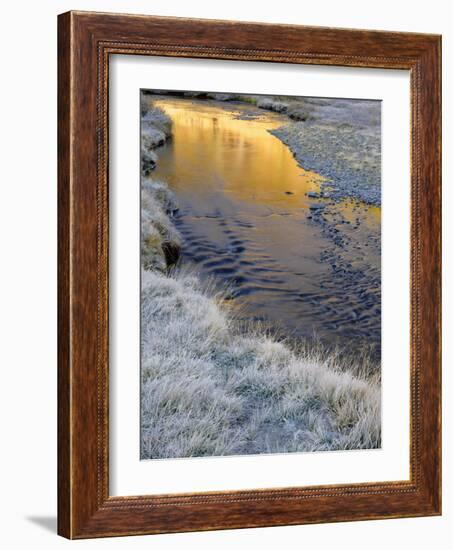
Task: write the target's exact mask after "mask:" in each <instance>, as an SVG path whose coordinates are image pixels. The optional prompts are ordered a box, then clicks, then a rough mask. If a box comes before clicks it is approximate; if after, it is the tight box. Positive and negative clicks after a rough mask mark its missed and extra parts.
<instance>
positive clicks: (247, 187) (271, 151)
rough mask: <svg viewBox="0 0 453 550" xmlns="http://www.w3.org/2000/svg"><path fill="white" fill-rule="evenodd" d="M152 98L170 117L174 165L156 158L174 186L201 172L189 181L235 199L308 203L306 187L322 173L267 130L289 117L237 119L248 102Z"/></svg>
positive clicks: (276, 203) (313, 188)
mask: <svg viewBox="0 0 453 550" xmlns="http://www.w3.org/2000/svg"><path fill="white" fill-rule="evenodd" d="M154 104H155V105H157V106H159V107H161V108H163V109H164V110H165V111H166V113H167V114H168V115H170V116H171V118H172V120H173V136H172V147H173V154H172V155H171V163H172V166H169V165H165V162H166V159H165V156H163V157H162V158H161V156H160V155H159V158H160V160H159V164H158V171H162V172H165V174H166V177H167V178H168V179H169V183H170V185H171V186H172V188H174V189H176V190H177V188H178V180H180V179H181V178H191V177H192V178H193V174H194V173H197V172H200V176H201V172H202V174H203V178H200V179H199V181H196V178H195V181H192V182H191V183H192V184H193V185H195V186H197V185H213V186H217V187H218V186H219V185H221V186H223V192H225V193H226V194H227V195H228V194H232V195H234V197H235V198H237V199H240V200H245V201H253V202H255V203H261V204H268V205H271V206H272V207H275V206H279V207H283V208H291V209H293V208H299V209H300V208H301V206H302V207H303V206H307V205H308V204H309V202H310V201H309V200H308V199H307V197H306V196H305V193H306V192H308V191H316V190H318V188H319V182H320V181H322V179H323V178H322V177H321V176H320V175H318V174H316V173H314V172H310V171H307V170H304V169H302V168H301V167H300V166H299V165H298V164H297V162H296V160H295V159H294V157H293V155H292V153H291V152H290V150H289V149H288V147H286V146H285V145H284V144H283V143H282V142H281V141H280V140H279V139H277V138H276V137H275V136H273V135H272V134H270V133H269V132H268V130H272V129H275V128H278V127H279V126H282V125H283V124H285V123H287V120H286V119H285V118H284V117H282V116H281V115H276V114H273V113H266V114H263V116H259V117H258V118H244V119H241V118H239V117H241V116H244V117H247V108H243V107H242V108H241V107H228V108H224V107H217V106H216V105H215V104H214V105H213V104H209V103H207V102H204V103H203V104H202V105H200V104H197V103H196V102H192V101H187V100H182V101H181V100H173V99H156V100H154ZM161 162H162V163H163V164H162V165H161ZM197 164H198V165H199V166H198V167H196V166H194V165H197ZM197 168H198V169H197ZM187 183H188V182H187V181H185V184H184V187H186V186H187Z"/></svg>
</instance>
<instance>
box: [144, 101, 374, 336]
mask: <svg viewBox="0 0 453 550" xmlns="http://www.w3.org/2000/svg"><path fill="white" fill-rule="evenodd" d="M150 101H152V103H154V104H155V105H157V106H159V107H161V108H162V109H164V110H165V111H166V113H167V114H168V115H170V116H171V118H172V121H173V128H172V138H171V139H170V140H169V141H168V142H167V143H166V144H165V145H164V146H162V147H159V148H158V149H157V150H156V153H157V155H158V162H157V166H156V169H155V170H154V171H153V173H152V175H151V177H152V178H153V179H162V180H163V181H165V182H167V183H168V185H169V186H170V188H171V189H172V190H173V191H175V192H176V194H177V197H178V204H179V207H180V211H179V214H178V216H177V217H176V218H175V223H177V224H178V230H179V231H180V233H181V235H182V237H183V241H184V243H185V244H184V247H183V258H184V261H185V262H188V263H189V264H195V265H196V266H197V267H198V268H199V269H200V272H201V273H203V275H208V276H214V277H215V278H216V280H221V281H222V280H223V281H224V282H225V284H226V285H233V286H232V288H234V293H235V294H234V295H235V304H236V305H237V306H238V307H239V308H244V311H245V312H246V315H245V317H246V316H247V315H249V316H250V317H252V318H255V319H260V320H264V322H265V323H268V324H269V325H270V326H272V327H274V328H275V327H279V328H281V329H282V331H283V332H284V333H285V334H291V335H302V336H310V335H313V333H317V334H320V335H324V336H326V337H327V338H328V339H336V338H337V337H343V338H346V341H348V342H349V338H350V337H351V336H354V337H360V338H362V337H367V338H369V337H372V338H376V337H379V335H380V316H379V312H378V310H379V307H380V304H379V301H373V300H372V299H371V298H370V296H371V295H373V293H375V294H376V292H378V291H377V290H376V289H378V288H379V286H378V285H379V279H378V274H379V273H380V251H379V250H378V248H377V247H376V246H375V245H374V244H372V243H373V242H374V243H376V242H379V237H378V235H379V233H380V208H376V207H370V206H367V205H364V204H362V203H358V202H357V201H353V200H344V201H342V202H340V203H336V204H333V203H332V202H331V201H330V200H329V199H327V200H325V199H311V198H309V197H307V196H306V193H307V192H310V191H318V190H319V187H320V182H321V181H323V178H322V177H321V176H320V175H318V174H316V173H314V172H309V171H306V170H304V169H302V168H301V167H300V166H299V165H298V164H297V162H296V160H295V159H294V157H293V155H292V153H291V152H290V150H289V149H288V147H287V146H286V145H284V144H283V143H282V142H281V141H280V140H279V139H277V138H276V137H275V136H273V135H272V134H271V133H270V132H269V131H268V130H272V129H274V128H278V127H279V126H282V125H284V124H288V123H289V121H288V119H287V118H286V117H285V116H283V115H279V114H276V113H270V112H263V113H262V112H261V111H260V110H258V109H257V108H255V107H253V108H250V106H244V105H241V104H230V103H229V104H219V103H216V102H211V101H207V100H201V101H197V100H190V99H178V98H156V97H155V98H152V100H150ZM323 203H324V204H325V205H326V208H325V210H324V211H323V215H322V216H321V217H320V218H323V219H324V218H325V220H326V221H325V222H323V223H321V221H320V219H318V222H316V221H315V220H314V219H313V218H314V217H315V215H314V214H313V212H312V211H311V210H308V208H309V206H310V205H313V204H318V205H321V204H323ZM328 229H329V230H330V229H333V231H334V232H333V233H328V231H327V230H328ZM332 234H333V236H334V237H335V238H336V237H337V236H338V235H340V236H341V238H342V239H343V237H344V239H345V240H344V243H346V244H344V246H343V241H340V244H338V243H337V242H336V240H333V237H332ZM370 237H372V239H371V240H370ZM373 239H374V240H373ZM369 243H371V245H370V246H369ZM339 262H341V265H343V266H346V267H347V266H349V265H350V266H351V268H349V267H347V269H348V270H350V269H351V270H358V273H359V274H360V273H366V276H365V277H361V278H354V277H352V276H351V277H349V276H346V275H338V273H337V271H338V270H337V271H335V278H334V276H333V275H334V273H333V267H332V265H333V264H335V266H336V264H337V263H339ZM338 272H339V271H338ZM345 273H346V272H345ZM373 281H374V282H373ZM373 285H374V286H373ZM364 296H366V297H367V298H366V299H365V298H364Z"/></svg>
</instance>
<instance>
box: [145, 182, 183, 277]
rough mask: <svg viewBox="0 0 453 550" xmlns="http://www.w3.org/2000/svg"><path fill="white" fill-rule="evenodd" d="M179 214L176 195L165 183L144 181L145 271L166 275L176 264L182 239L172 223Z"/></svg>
mask: <svg viewBox="0 0 453 550" xmlns="http://www.w3.org/2000/svg"><path fill="white" fill-rule="evenodd" d="M176 210H177V206H176V201H175V197H174V194H173V193H172V191H170V190H169V189H168V186H167V184H166V183H163V182H161V181H156V180H151V179H147V178H142V182H141V262H142V267H143V268H144V269H147V270H157V271H160V272H165V271H166V270H167V268H169V267H171V265H173V264H175V263H176V262H177V260H178V257H179V253H180V249H181V238H180V236H179V233H178V231H177V230H176V228H175V226H174V225H173V223H172V222H171V219H170V217H171V216H172V215H173V213H174V212H175V211H176ZM172 260H173V261H172Z"/></svg>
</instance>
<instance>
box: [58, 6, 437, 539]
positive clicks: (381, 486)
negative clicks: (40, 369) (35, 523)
mask: <svg viewBox="0 0 453 550" xmlns="http://www.w3.org/2000/svg"><path fill="white" fill-rule="evenodd" d="M58 28H59V81H58V86H59V107H58V114H59V126H58V148H59V167H58V196H59V197H58V204H59V226H58V230H59V245H58V246H59V317H58V320H59V321H58V322H59V349H58V355H59V372H58V379H59V383H58V398H59V422H58V429H59V433H58V437H59V444H58V454H59V468H58V476H59V477H58V485H59V498H58V506H59V512H58V530H59V533H60V534H61V535H63V536H65V537H68V538H89V537H102V536H117V535H131V534H151V533H163V532H177V531H197V530H208V529H228V528H241V527H259V526H270V525H291V524H304V523H319V522H332V521H352V520H364V519H379V518H392V517H411V516H427V515H437V514H440V513H441V491H440V487H441V475H440V459H441V448H440V436H441V432H440V398H441V389H440V291H441V290H440V267H441V260H440V201H441V195H440V184H441V178H440V168H441V163H440V155H441V136H440V109H441V87H440V86H441V85H440V55H441V54H440V48H441V42H440V37H439V36H434V35H428V34H412V33H396V32H395V33H393V32H378V31H364V30H345V29H332V28H322V27H320V28H314V27H304V26H292V25H264V24H257V23H238V22H228V21H208V20H194V19H181V18H166V17H152V16H135V15H114V14H102V13H89V12H69V13H65V14H63V15H61V16H59V27H58Z"/></svg>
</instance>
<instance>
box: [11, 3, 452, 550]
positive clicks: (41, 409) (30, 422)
mask: <svg viewBox="0 0 453 550" xmlns="http://www.w3.org/2000/svg"><path fill="white" fill-rule="evenodd" d="M450 5H451V2H448V1H441V0H431V1H430V2H426V1H423V2H422V1H419V0H413V1H412V2H404V1H401V2H396V1H395V0H379V2H364V1H363V0H362V1H351V0H317V1H312V2H296V1H294V0H278V2H272V3H270V2H267V3H266V2H264V0H261V1H259V2H258V1H252V0H249V1H247V2H245V1H244V0H229V1H227V2H225V1H224V2H214V1H212V0H211V1H208V0H204V1H203V0H186V1H184V0H153V1H152V2H151V1H148V2H146V1H139V0H130V1H126V0H122V1H121V0H109V1H104V2H102V1H99V0H90V1H85V0H84V1H82V0H78V1H77V0H71V1H67V0H62V1H56V0H55V1H53V0H41V1H40V2H24V1H20V0H16V1H15V2H4V3H3V4H2V11H1V23H2V25H1V32H0V40H1V42H2V43H1V53H2V67H3V71H2V73H1V76H2V79H1V84H0V94H1V101H0V136H1V144H0V151H1V153H2V155H1V163H0V171H1V172H0V173H1V176H0V178H1V184H0V190H1V198H0V226H1V228H0V254H1V255H0V259H1V268H0V279H1V283H0V335H1V340H0V342H1V343H0V355H1V360H0V365H1V373H2V378H1V381H0V419H1V428H0V430H1V431H0V442H1V444H0V449H1V450H0V508H1V510H0V518H1V523H0V524H1V531H0V540H1V543H2V547H3V548H7V549H15V548H33V549H40V548H46V549H52V548H61V547H63V546H67V545H70V544H73V545H77V546H78V547H79V548H80V547H82V548H92V547H96V548H105V547H107V546H108V547H109V548H110V547H114V548H126V547H127V548H145V547H149V546H150V545H151V544H152V545H153V547H154V548H159V549H173V548H178V547H184V548H187V549H188V550H190V549H191V548H197V550H198V549H205V548H206V549H207V548H212V547H213V546H215V547H216V548H230V547H231V546H232V545H234V546H235V547H236V548H250V547H252V546H255V545H256V546H258V547H260V548H275V547H276V546H278V547H283V546H284V545H287V546H290V545H297V546H304V547H305V548H313V547H316V548H317V549H321V550H322V549H324V548H332V547H335V548H348V549H359V548H360V549H363V548H366V549H367V550H372V549H375V548H376V549H382V548H385V547H388V548H398V547H401V546H402V545H404V546H408V547H411V549H413V550H416V549H422V548H430V547H432V548H440V549H446V548H451V541H450V542H447V533H448V531H451V532H453V529H452V527H453V511H452V506H453V476H452V468H451V464H452V460H453V455H452V452H451V448H452V444H451V439H452V431H451V420H452V413H453V405H452V403H453V397H451V394H452V393H453V382H452V380H453V376H452V374H451V372H449V369H448V368H447V367H448V363H451V361H452V360H453V356H452V346H451V338H450V339H449V338H448V327H450V332H451V327H452V326H453V325H452V322H451V321H452V312H451V307H450V308H449V307H448V306H449V305H450V306H451V305H452V298H451V287H452V285H451V283H450V284H447V283H448V281H447V279H448V278H450V280H451V279H452V276H453V273H452V269H451V267H452V254H451V249H452V248H453V243H452V242H451V229H452V225H453V223H452V215H451V214H449V212H448V210H447V209H448V205H449V204H453V202H452V200H451V199H452V193H453V192H452V186H451V185H448V182H449V181H450V180H451V179H452V177H453V174H452V162H451V161H450V159H449V158H448V154H447V152H448V151H451V148H452V134H453V130H452V126H453V117H452V112H451V99H450V100H448V98H449V97H451V96H452V94H453V86H452V78H453V76H452V72H453V64H452V58H453V46H452V44H453V24H452V20H453V18H452V14H451V13H449V11H451V10H449V6H450ZM69 9H85V10H93V11H112V12H128V13H144V14H154V15H178V16H187V17H205V18H216V19H236V20H245V21H263V22H275V23H298V24H305V25H323V26H335V27H355V28H370V29H385V30H398V31H417V32H432V33H441V34H443V40H444V41H443V52H444V58H443V64H444V88H443V97H444V137H443V142H444V157H445V160H444V182H445V186H444V220H445V224H444V253H445V256H444V269H445V273H446V275H445V276H444V282H445V284H444V299H445V302H444V304H445V305H444V325H445V327H446V328H444V356H445V357H444V515H443V517H440V518H420V519H405V520H388V521H374V522H362V523H344V524H332V525H311V526H301V527H278V528H267V529H254V530H251V529H250V530H243V531H223V532H212V533H195V534H181V535H162V536H155V537H152V538H151V537H133V538H127V539H105V540H96V541H82V542H77V543H74V542H73V543H71V542H68V541H66V540H64V539H61V538H59V537H57V535H56V534H55V525H56V269H57V267H56V216H57V213H56V162H57V153H56V128H57V117H56V97H57V83H56V78H57V71H56V69H57V19H56V16H57V14H58V13H60V12H63V11H67V10H69ZM448 252H449V253H448ZM447 302H448V303H447ZM449 340H450V341H449ZM450 371H451V369H450ZM445 395H446V396H447V398H445Z"/></svg>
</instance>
